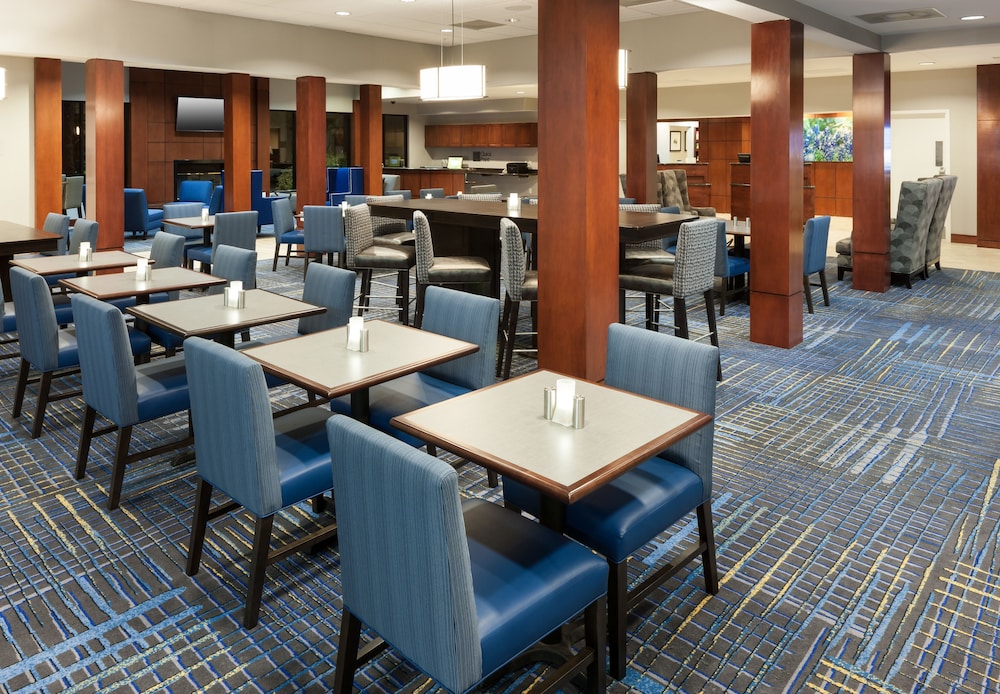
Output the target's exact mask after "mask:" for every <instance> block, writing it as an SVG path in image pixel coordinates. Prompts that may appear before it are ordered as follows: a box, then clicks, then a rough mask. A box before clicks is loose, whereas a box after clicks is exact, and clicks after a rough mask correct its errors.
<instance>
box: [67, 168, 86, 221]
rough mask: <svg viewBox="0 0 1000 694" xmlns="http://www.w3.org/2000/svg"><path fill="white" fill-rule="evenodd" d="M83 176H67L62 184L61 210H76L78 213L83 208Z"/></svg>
mask: <svg viewBox="0 0 1000 694" xmlns="http://www.w3.org/2000/svg"><path fill="white" fill-rule="evenodd" d="M84 180H85V177H84V176H67V177H66V183H65V185H63V210H76V211H77V212H78V213H79V212H81V211H82V208H83V183H84Z"/></svg>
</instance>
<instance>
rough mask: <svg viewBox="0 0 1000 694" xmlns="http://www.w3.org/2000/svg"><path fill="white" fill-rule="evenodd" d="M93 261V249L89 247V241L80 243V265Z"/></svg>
mask: <svg viewBox="0 0 1000 694" xmlns="http://www.w3.org/2000/svg"><path fill="white" fill-rule="evenodd" d="M93 259H94V249H93V248H91V247H90V241H81V242H80V256H79V261H80V262H81V263H89V262H90V261H92V260H93Z"/></svg>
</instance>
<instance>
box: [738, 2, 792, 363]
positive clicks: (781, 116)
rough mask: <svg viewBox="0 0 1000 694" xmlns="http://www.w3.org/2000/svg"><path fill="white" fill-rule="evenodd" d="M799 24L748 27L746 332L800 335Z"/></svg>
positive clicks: (781, 338)
mask: <svg viewBox="0 0 1000 694" xmlns="http://www.w3.org/2000/svg"><path fill="white" fill-rule="evenodd" d="M802 63H803V59H802V24H801V23H799V22H795V21H791V20H780V21H774V22H764V23H761V24H754V25H752V26H751V28H750V132H751V141H752V142H753V167H752V168H751V170H750V191H751V192H750V195H751V200H750V207H751V209H752V210H753V215H752V220H753V254H752V255H751V256H750V294H751V300H750V340H751V341H752V342H759V343H762V344H766V345H774V346H775V347H786V348H787V347H793V346H794V345H797V344H799V343H800V342H802V310H803V303H802V302H803V296H802V175H803V169H802Z"/></svg>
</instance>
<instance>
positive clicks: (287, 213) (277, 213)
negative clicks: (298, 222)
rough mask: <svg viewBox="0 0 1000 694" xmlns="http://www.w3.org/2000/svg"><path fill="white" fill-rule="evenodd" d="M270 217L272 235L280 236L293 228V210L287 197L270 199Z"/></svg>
mask: <svg viewBox="0 0 1000 694" xmlns="http://www.w3.org/2000/svg"><path fill="white" fill-rule="evenodd" d="M271 217H272V218H273V219H274V236H275V238H279V239H280V238H281V235H282V234H284V233H285V232H286V231H292V230H294V229H295V212H294V211H293V210H292V201H291V200H290V199H289V198H275V199H274V200H272V201H271Z"/></svg>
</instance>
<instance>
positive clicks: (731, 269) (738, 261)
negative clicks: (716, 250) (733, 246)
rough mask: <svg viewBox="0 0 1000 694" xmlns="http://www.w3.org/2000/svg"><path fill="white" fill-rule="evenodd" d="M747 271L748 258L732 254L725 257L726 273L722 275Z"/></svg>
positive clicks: (741, 273) (748, 265)
mask: <svg viewBox="0 0 1000 694" xmlns="http://www.w3.org/2000/svg"><path fill="white" fill-rule="evenodd" d="M748 272H750V259H749V258H741V257H738V256H732V255H730V256H727V257H726V274H725V275H724V276H725V277H734V276H736V275H745V274H746V273H748Z"/></svg>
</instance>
